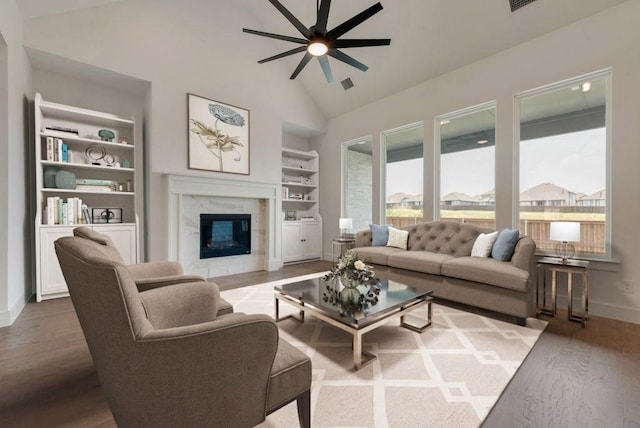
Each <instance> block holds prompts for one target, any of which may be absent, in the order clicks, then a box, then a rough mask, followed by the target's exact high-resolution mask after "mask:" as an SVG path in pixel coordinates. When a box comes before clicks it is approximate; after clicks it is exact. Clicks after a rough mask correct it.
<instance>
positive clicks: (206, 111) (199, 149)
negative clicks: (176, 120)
mask: <svg viewBox="0 0 640 428" xmlns="http://www.w3.org/2000/svg"><path fill="white" fill-rule="evenodd" d="M187 104H188V116H189V137H188V140H189V168H191V169H202V170H205V171H216V172H226V173H230V174H245V175H249V110H245V109H243V108H240V107H236V106H232V105H229V104H224V103H221V102H218V101H213V100H210V99H207V98H203V97H200V96H198V95H194V94H187Z"/></svg>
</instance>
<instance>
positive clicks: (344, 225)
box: [340, 218, 353, 229]
mask: <svg viewBox="0 0 640 428" xmlns="http://www.w3.org/2000/svg"><path fill="white" fill-rule="evenodd" d="M352 227H353V220H352V219H350V218H341V219H340V229H351V228H352Z"/></svg>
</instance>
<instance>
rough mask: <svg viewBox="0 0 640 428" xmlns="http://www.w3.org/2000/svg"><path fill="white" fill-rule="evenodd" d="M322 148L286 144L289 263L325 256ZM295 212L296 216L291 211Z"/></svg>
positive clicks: (285, 239)
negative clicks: (321, 209)
mask: <svg viewBox="0 0 640 428" xmlns="http://www.w3.org/2000/svg"><path fill="white" fill-rule="evenodd" d="M319 161H320V159H319V156H318V152H316V151H315V150H314V151H308V152H307V151H302V150H296V149H290V148H282V167H281V168H282V211H283V213H282V218H283V224H282V258H283V261H284V262H285V263H290V262H299V261H304V260H313V259H319V258H321V257H322V218H321V217H320V210H319V208H320V204H319V201H320V194H319V191H320V190H319V183H320V177H319V173H318V171H319V166H320V165H319ZM290 213H295V220H290V219H288V216H287V214H290Z"/></svg>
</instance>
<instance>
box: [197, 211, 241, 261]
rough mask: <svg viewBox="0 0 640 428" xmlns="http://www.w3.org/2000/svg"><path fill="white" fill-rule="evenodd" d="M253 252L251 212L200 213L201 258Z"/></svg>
mask: <svg viewBox="0 0 640 428" xmlns="http://www.w3.org/2000/svg"><path fill="white" fill-rule="evenodd" d="M240 254H251V214H200V259H210V258H214V257H226V256H236V255H240Z"/></svg>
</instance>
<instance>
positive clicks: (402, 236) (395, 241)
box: [387, 227, 409, 250]
mask: <svg viewBox="0 0 640 428" xmlns="http://www.w3.org/2000/svg"><path fill="white" fill-rule="evenodd" d="M408 240H409V231H408V230H400V229H396V228H395V227H390V228H389V240H388V241H387V247H396V248H400V249H402V250H406V249H407V241H408Z"/></svg>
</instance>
